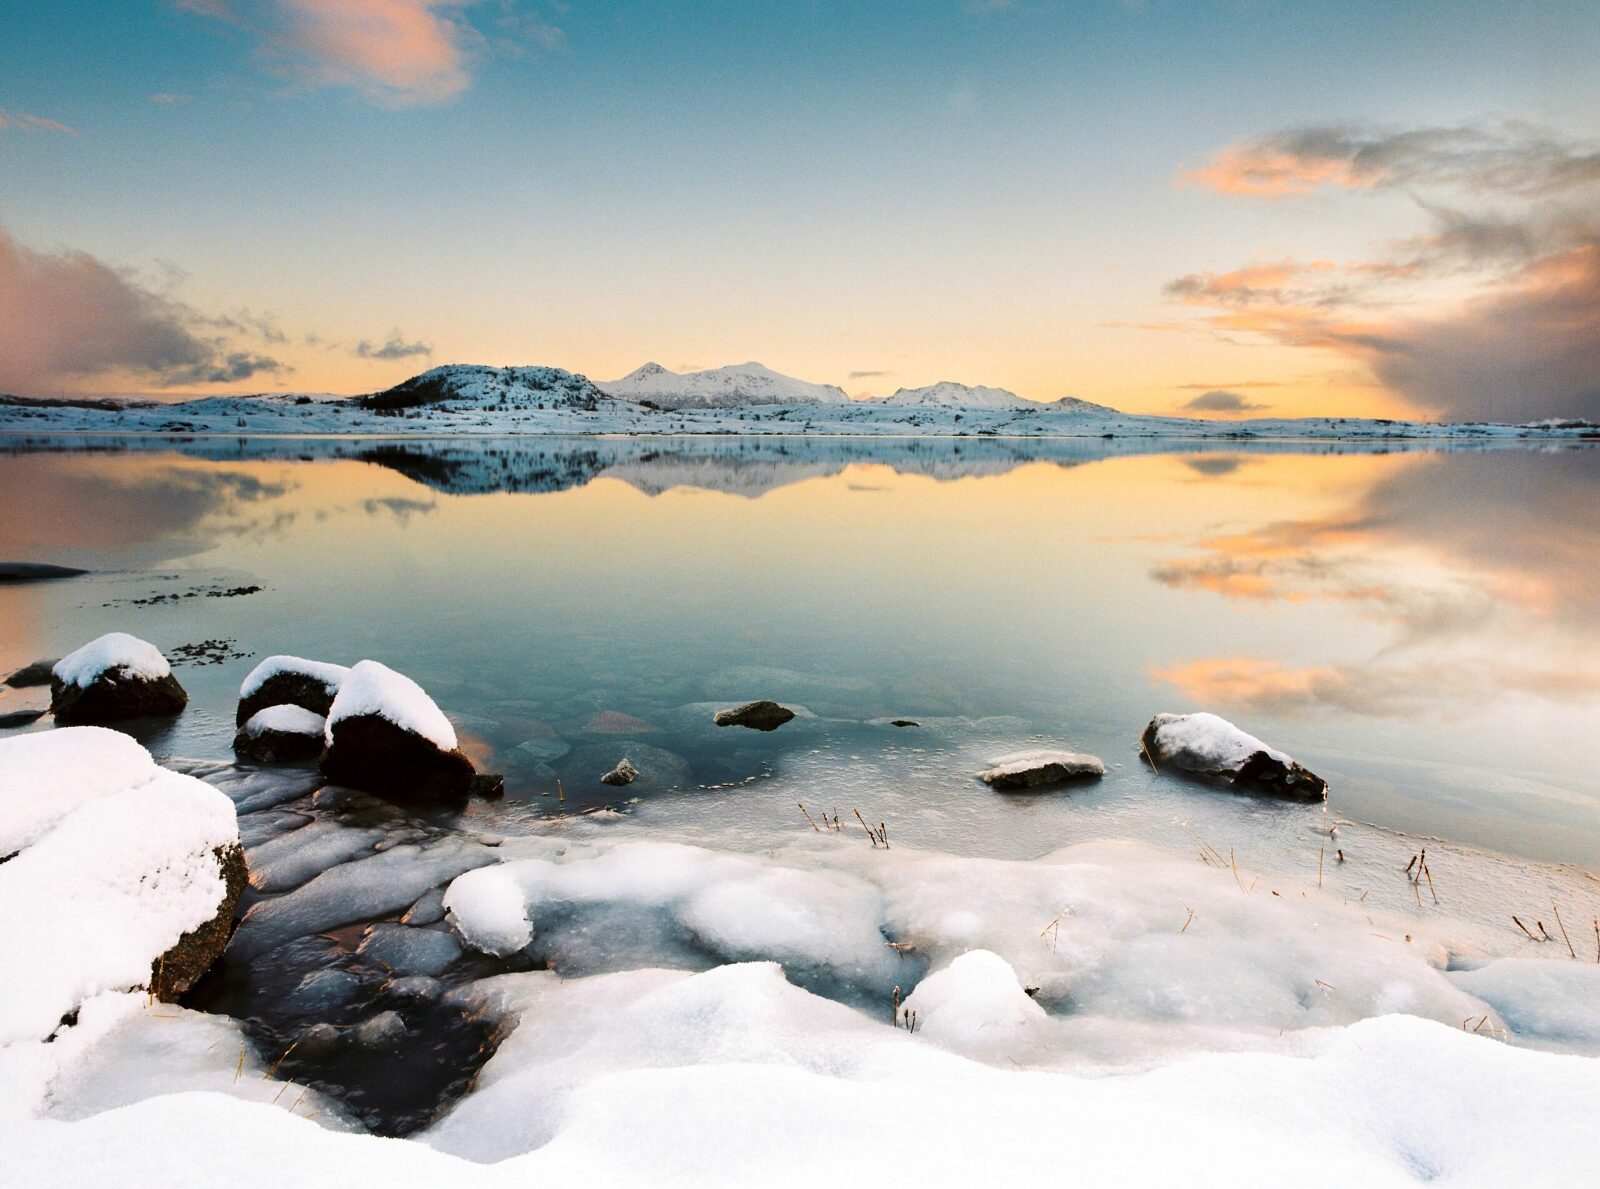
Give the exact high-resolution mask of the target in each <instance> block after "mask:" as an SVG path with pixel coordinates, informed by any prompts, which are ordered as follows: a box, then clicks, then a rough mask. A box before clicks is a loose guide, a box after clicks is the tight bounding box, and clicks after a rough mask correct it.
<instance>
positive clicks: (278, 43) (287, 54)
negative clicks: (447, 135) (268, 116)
mask: <svg viewBox="0 0 1600 1189" xmlns="http://www.w3.org/2000/svg"><path fill="white" fill-rule="evenodd" d="M176 2H177V5H178V7H179V8H180V9H183V10H185V11H188V12H192V13H195V14H197V15H200V16H203V17H206V18H208V19H211V20H214V21H218V22H222V23H225V24H227V25H230V26H232V27H234V28H236V29H239V30H241V31H243V32H244V33H245V34H247V35H248V36H249V37H251V38H252V39H253V40H254V41H255V44H256V48H257V53H258V55H259V57H260V58H261V60H262V61H263V63H264V64H265V65H266V66H267V67H268V68H269V69H271V70H273V71H274V72H276V73H279V74H282V75H285V76H287V77H289V78H291V79H294V80H295V81H296V82H299V83H301V84H302V85H304V86H308V87H344V88H349V89H352V90H354V91H356V92H358V93H359V94H361V95H362V96H363V97H364V98H366V99H367V100H369V101H370V102H373V103H375V104H378V105H380V106H385V107H411V106H419V105H428V104H437V103H443V102H446V101H448V100H450V99H452V98H454V97H455V96H457V95H459V94H461V93H462V92H463V91H465V90H466V89H467V88H468V87H469V86H470V85H471V83H472V74H473V69H474V66H475V65H476V62H477V60H478V58H479V57H480V56H481V55H482V54H483V53H484V52H485V51H486V50H488V49H490V48H501V49H508V50H510V51H512V52H517V53H521V52H526V50H527V49H528V47H530V46H537V47H543V48H554V47H556V46H558V45H559V44H560V42H561V31H560V29H559V28H558V27H557V26H556V25H555V24H554V23H553V22H551V21H549V20H548V19H545V18H543V17H541V16H539V15H538V14H537V13H534V12H531V11H529V10H527V9H526V8H524V7H520V6H518V5H516V4H514V3H510V2H509V0H501V2H500V3H498V4H494V5H485V4H484V3H483V2H482V0H176ZM474 9H490V10H492V11H490V12H488V14H487V15H486V17H485V26H486V29H487V30H488V31H487V32H486V31H485V30H484V29H480V28H479V27H478V26H477V25H475V24H473V22H472V21H471V19H469V13H470V11H471V10H474Z"/></svg>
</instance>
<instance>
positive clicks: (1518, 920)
mask: <svg viewBox="0 0 1600 1189" xmlns="http://www.w3.org/2000/svg"><path fill="white" fill-rule="evenodd" d="M1511 919H1512V920H1513V921H1516V923H1517V928H1519V929H1521V930H1522V931H1523V932H1524V933H1526V934H1527V935H1528V940H1529V941H1538V940H1539V938H1537V937H1535V936H1534V935H1533V930H1532V929H1530V928H1528V926H1526V925H1524V924H1523V923H1522V920H1521V918H1519V917H1518V916H1517V914H1516V913H1512V914H1511ZM1597 961H1600V959H1597Z"/></svg>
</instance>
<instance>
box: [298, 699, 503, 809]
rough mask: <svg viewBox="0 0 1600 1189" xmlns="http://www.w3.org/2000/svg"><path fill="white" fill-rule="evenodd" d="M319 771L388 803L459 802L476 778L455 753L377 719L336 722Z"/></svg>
mask: <svg viewBox="0 0 1600 1189" xmlns="http://www.w3.org/2000/svg"><path fill="white" fill-rule="evenodd" d="M322 771H323V774H324V775H326V776H327V777H328V779H329V780H334V781H337V782H338V783H340V784H342V785H345V786H347V787H349V788H355V789H365V790H367V791H368V792H372V793H377V794H378V795H380V796H382V797H386V798H388V799H389V800H391V801H396V800H398V801H404V800H412V799H416V798H429V797H440V798H447V799H464V798H466V797H467V796H469V795H470V794H471V792H472V785H473V777H474V776H476V775H477V773H476V772H475V771H474V769H473V767H472V761H471V760H469V759H467V757H466V756H465V755H463V754H462V753H461V752H460V751H459V750H455V751H445V750H443V749H442V748H440V747H439V746H438V745H436V744H435V743H433V742H432V741H430V740H428V739H424V738H423V737H422V736H421V735H417V734H413V733H412V732H411V731H408V730H406V729H405V728H404V727H401V726H397V725H396V724H395V723H392V722H390V721H389V720H388V719H387V718H384V717H383V716H382V715H381V714H358V715H352V716H351V717H349V718H341V719H339V720H338V721H337V722H335V723H334V724H333V726H332V727H331V728H330V731H329V742H328V747H327V749H326V750H325V751H323V753H322Z"/></svg>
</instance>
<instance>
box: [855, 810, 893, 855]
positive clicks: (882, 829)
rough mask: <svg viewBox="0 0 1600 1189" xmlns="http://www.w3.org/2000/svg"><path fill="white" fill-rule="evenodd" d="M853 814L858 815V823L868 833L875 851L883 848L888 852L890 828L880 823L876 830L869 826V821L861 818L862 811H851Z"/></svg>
mask: <svg viewBox="0 0 1600 1189" xmlns="http://www.w3.org/2000/svg"><path fill="white" fill-rule="evenodd" d="M851 812H852V813H854V814H855V815H856V821H858V822H860V823H861V828H862V829H863V830H865V831H866V832H867V837H868V838H870V839H871V840H872V846H873V849H874V850H876V849H877V848H878V847H880V846H881V847H883V849H884V850H888V849H889V827H888V826H886V825H885V824H884V823H883V822H879V823H878V828H877V829H876V830H874V829H873V828H872V827H871V826H869V825H867V819H866V818H864V817H862V816H861V811H860V810H859V809H854V810H851Z"/></svg>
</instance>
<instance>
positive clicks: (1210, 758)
mask: <svg viewBox="0 0 1600 1189" xmlns="http://www.w3.org/2000/svg"><path fill="white" fill-rule="evenodd" d="M1150 726H1151V729H1152V730H1153V731H1154V735H1155V739H1156V742H1157V744H1158V745H1159V747H1160V749H1161V752H1162V755H1163V757H1167V756H1170V757H1174V758H1176V757H1182V758H1183V761H1184V766H1185V767H1192V768H1195V769H1199V770H1205V771H1212V772H1231V771H1233V770H1235V769H1237V768H1238V767H1239V766H1240V765H1242V764H1243V763H1244V762H1245V761H1246V760H1248V759H1249V758H1250V757H1251V756H1253V755H1254V754H1255V753H1256V752H1258V751H1264V752H1266V753H1267V755H1269V756H1271V757H1272V758H1273V759H1275V760H1277V761H1279V762H1280V763H1283V764H1291V763H1293V762H1294V761H1293V760H1291V759H1290V758H1289V757H1288V756H1287V755H1285V754H1284V753H1283V752H1281V751H1279V750H1278V749H1277V748H1274V747H1268V746H1267V745H1266V744H1265V743H1263V742H1261V740H1259V739H1257V738H1256V737H1255V736H1254V735H1251V734H1249V733H1248V732H1245V731H1242V730H1240V729H1239V728H1238V727H1236V726H1234V725H1233V724H1232V723H1231V722H1229V721H1228V720H1227V719H1225V718H1222V717H1220V716H1218V715H1215V714H1207V713H1205V712H1203V711H1202V712H1201V713H1198V714H1158V715H1156V716H1155V718H1154V719H1152V720H1151V722H1150Z"/></svg>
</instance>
